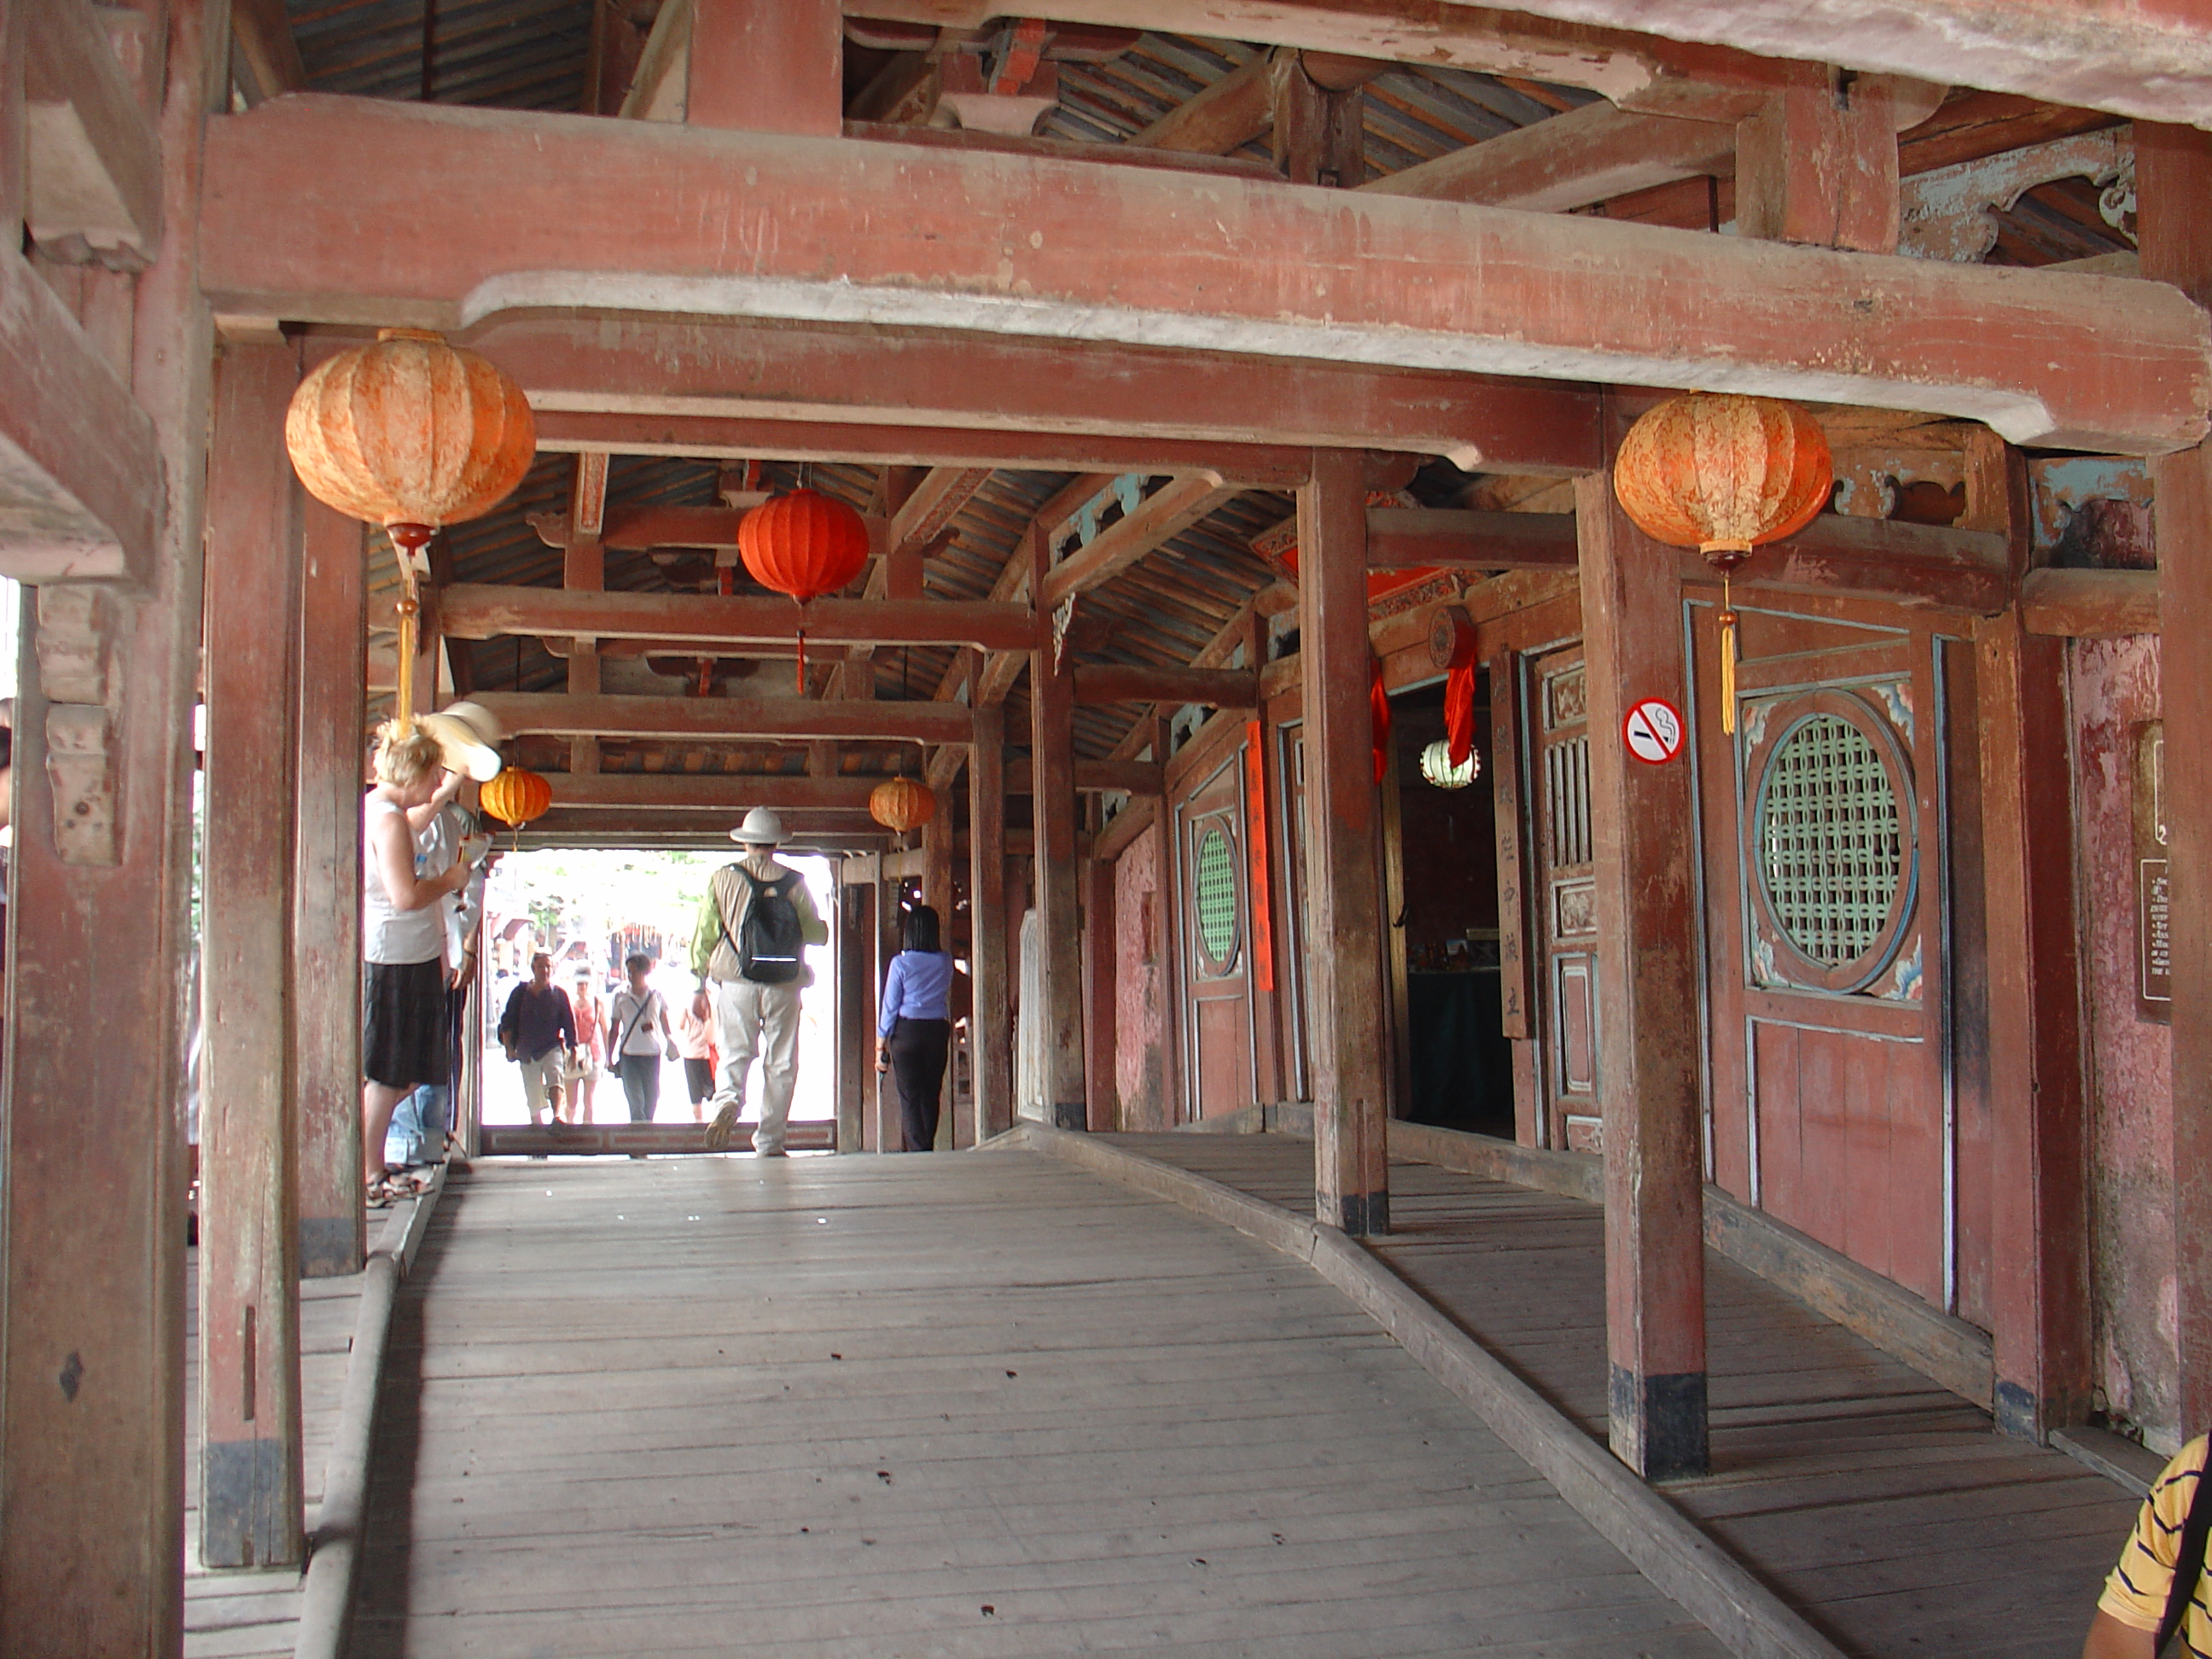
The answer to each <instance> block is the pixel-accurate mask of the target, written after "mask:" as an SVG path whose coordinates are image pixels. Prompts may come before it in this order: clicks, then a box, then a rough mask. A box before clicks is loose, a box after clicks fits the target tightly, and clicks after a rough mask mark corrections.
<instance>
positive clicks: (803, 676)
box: [799, 628, 806, 697]
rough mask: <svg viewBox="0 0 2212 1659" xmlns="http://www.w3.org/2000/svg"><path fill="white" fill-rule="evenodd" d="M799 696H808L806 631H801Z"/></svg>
mask: <svg viewBox="0 0 2212 1659" xmlns="http://www.w3.org/2000/svg"><path fill="white" fill-rule="evenodd" d="M805 695H806V630H805V629H803V628H802V629H799V696H802V697H803V696H805Z"/></svg>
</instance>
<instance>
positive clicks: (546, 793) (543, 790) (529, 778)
mask: <svg viewBox="0 0 2212 1659" xmlns="http://www.w3.org/2000/svg"><path fill="white" fill-rule="evenodd" d="M477 799H478V800H480V801H482V802H483V810H484V811H487V812H489V813H490V814H491V815H492V817H495V818H497V819H498V820H499V821H500V822H501V823H504V824H509V825H512V826H513V829H514V831H515V835H516V839H517V841H518V842H520V837H521V831H522V826H523V825H524V824H526V823H533V822H535V821H536V820H537V819H538V818H541V817H544V816H545V809H546V808H547V807H549V806H550V805H552V804H553V786H552V785H551V784H550V783H548V782H546V781H545V780H544V779H543V778H541V777H539V776H538V774H537V773H535V772H532V771H527V770H526V769H523V768H522V767H520V766H510V767H508V768H507V769H506V770H504V771H503V772H501V774H500V775H498V776H497V777H495V778H494V779H493V780H492V781H490V782H489V783H487V784H485V785H483V787H482V788H480V789H479V790H478V791H477Z"/></svg>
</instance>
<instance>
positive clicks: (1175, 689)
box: [1075, 662, 1260, 709]
mask: <svg viewBox="0 0 2212 1659" xmlns="http://www.w3.org/2000/svg"><path fill="white" fill-rule="evenodd" d="M1259 695H1260V677H1259V675H1258V674H1256V673H1255V672H1254V671H1252V670H1250V669H1249V668H1176V667H1170V666H1164V665H1158V664H1152V663H1120V662H1110V663H1078V664H1077V665H1076V666H1075V701H1076V702H1079V703H1112V702H1160V703H1169V704H1171V705H1174V706H1176V707H1178V708H1179V707H1181V706H1182V704H1184V703H1187V702H1195V703H1203V704H1205V705H1206V706H1207V707H1208V708H1247V709H1249V708H1255V707H1257V706H1258V702H1259Z"/></svg>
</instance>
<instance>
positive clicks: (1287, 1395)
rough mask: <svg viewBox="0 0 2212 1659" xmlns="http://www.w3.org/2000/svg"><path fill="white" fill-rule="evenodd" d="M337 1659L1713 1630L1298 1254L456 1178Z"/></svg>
mask: <svg viewBox="0 0 2212 1659" xmlns="http://www.w3.org/2000/svg"><path fill="white" fill-rule="evenodd" d="M383 1401H384V1404H383V1413H382V1418H381V1420H380V1425H379V1438H378V1443H377V1467H376V1475H375V1480H374V1486H373V1488H372V1493H371V1505H370V1525H369V1534H368V1543H369V1549H368V1559H367V1561H366V1563H365V1572H364V1581H363V1589H362V1600H361V1603H360V1606H359V1607H358V1608H357V1612H356V1621H355V1626H354V1630H353V1638H352V1643H351V1645H350V1648H349V1652H350V1653H351V1654H352V1655H354V1656H356V1659H374V1656H390V1655H398V1654H402V1653H404V1654H405V1655H407V1656H410V1659H437V1656H443V1655H449V1654H460V1653H471V1654H498V1655H510V1654H513V1655H522V1654H527V1655H532V1656H538V1655H548V1656H555V1655H568V1654H609V1653H619V1654H624V1655H647V1654H678V1653H705V1652H713V1653H717V1654H723V1653H738V1654H744V1653H754V1652H760V1653H768V1652H774V1653H775V1654H777V1655H779V1656H791V1655H802V1656H817V1655H848V1654H849V1655H855V1656H858V1655H863V1654H865V1655H867V1656H870V1659H885V1656H896V1655H922V1654H938V1655H979V1656H1002V1655H1028V1654H1036V1655H1043V1654H1055V1655H1056V1654H1065V1653H1073V1652H1111V1651H1117V1650H1131V1649H1145V1650H1152V1651H1156V1652H1166V1653H1214V1654H1220V1653H1240V1654H1268V1655H1283V1656H1301V1655H1313V1656H1322V1655H1327V1656H1351V1655H1364V1654H1372V1655H1378V1656H1383V1655H1388V1656H1413V1655H1419V1654H1431V1653H1434V1654H1444V1653H1452V1654H1466V1653H1482V1654H1486V1655H1498V1656H1506V1655H1524V1656H1532V1659H1533V1656H1535V1655H1539V1654H1541V1655H1547V1656H1557V1659H1573V1656H1589V1659H1597V1656H1600V1655H1603V1656H1608V1659H1609V1656H1627V1655H1645V1656H1650V1659H1691V1656H1698V1659H1711V1656H1717V1655H1718V1654H1719V1653H1720V1651H1721V1650H1720V1649H1719V1647H1718V1645H1717V1644H1716V1643H1715V1642H1714V1641H1713V1640H1712V1638H1711V1637H1710V1636H1709V1635H1708V1634H1707V1633H1706V1632H1704V1631H1703V1630H1702V1629H1701V1628H1699V1627H1697V1626H1694V1625H1691V1624H1688V1623H1687V1622H1686V1619H1685V1616H1684V1615H1683V1614H1682V1613H1681V1611H1680V1609H1679V1608H1678V1607H1675V1606H1674V1604H1673V1603H1672V1602H1670V1601H1667V1600H1666V1599H1664V1598H1663V1597H1662V1596H1661V1595H1658V1593H1657V1592H1656V1591H1655V1590H1654V1589H1652V1588H1651V1587H1650V1584H1649V1583H1647V1582H1646V1581H1645V1580H1644V1578H1642V1577H1640V1576H1639V1575H1638V1574H1637V1573H1636V1572H1635V1571H1633V1570H1632V1569H1631V1568H1629V1567H1628V1566H1627V1565H1626V1562H1624V1561H1623V1560H1622V1559H1621V1558H1620V1556H1619V1555H1618V1554H1617V1553H1615V1552H1614V1551H1613V1549H1612V1548H1611V1547H1610V1546H1608V1545H1607V1544H1606V1543H1605V1542H1604V1541H1602V1540H1601V1539H1600V1538H1599V1537H1598V1536H1597V1534H1595V1532H1593V1531H1592V1530H1591V1529H1590V1528H1589V1527H1588V1526H1587V1525H1586V1524H1585V1523H1584V1522H1583V1521H1582V1520H1581V1519H1580V1518H1579V1517H1578V1516H1576V1515H1575V1514H1574V1513H1573V1512H1572V1511H1571V1510H1569V1509H1568V1508H1567V1506H1566V1505H1565V1504H1564V1503H1563V1502H1562V1501H1561V1500H1560V1499H1559V1498H1558V1497H1557V1496H1556V1494H1554V1493H1553V1492H1552V1491H1551V1489H1550V1488H1549V1487H1548V1486H1546V1485H1545V1484H1544V1483H1543V1482H1542V1481H1541V1480H1538V1479H1537V1478H1536V1477H1534V1475H1533V1474H1531V1472H1530V1470H1529V1469H1528V1466H1527V1465H1526V1464H1524V1463H1522V1462H1521V1461H1520V1460H1519V1459H1518V1458H1517V1457H1516V1456H1515V1455H1513V1454H1512V1453H1510V1451H1507V1450H1506V1449H1504V1447H1502V1446H1501V1445H1500V1444H1499V1443H1498V1442H1497V1441H1496V1440H1495V1439H1494V1438H1493V1437H1492V1436H1491V1434H1490V1433H1489V1431H1487V1430H1486V1429H1485V1428H1484V1427H1483V1426H1482V1425H1480V1423H1479V1422H1478V1421H1476V1420H1475V1419H1474V1418H1473V1417H1472V1415H1471V1414H1470V1413H1468V1412H1467V1411H1466V1410H1465V1408H1464V1407H1462V1406H1461V1405H1460V1404H1459V1402H1458V1401H1456V1400H1455V1399H1454V1398H1453V1397H1452V1396H1451V1395H1449V1394H1447V1393H1446V1392H1445V1391H1444V1390H1443V1389H1442V1388H1441V1387H1439V1386H1438V1385H1437V1383H1434V1382H1433V1381H1432V1380H1431V1378H1430V1377H1429V1376H1428V1375H1427V1374H1426V1373H1425V1371H1423V1370H1420V1369H1419V1366H1417V1365H1416V1364H1413V1361H1412V1360H1411V1359H1410V1358H1408V1357H1407V1355H1406V1354H1405V1353H1404V1352H1403V1351H1402V1350H1401V1349H1399V1348H1398V1347H1397V1346H1395V1344H1393V1343H1392V1342H1390V1341H1389V1340H1388V1339H1387V1338H1384V1337H1383V1336H1382V1335H1381V1334H1379V1333H1378V1331H1377V1330H1376V1328H1375V1327H1374V1325H1373V1324H1372V1323H1371V1322H1370V1321H1369V1320H1368V1319H1366V1318H1365V1317H1364V1316H1362V1315H1361V1314H1359V1313H1358V1311H1357V1310H1355V1309H1354V1308H1353V1307H1352V1305H1351V1304H1349V1303H1348V1302H1347V1301H1346V1299H1345V1298H1344V1297H1342V1296H1341V1295H1340V1294H1339V1293H1338V1292H1337V1291H1335V1290H1334V1289H1333V1288H1332V1287H1330V1286H1329V1285H1327V1284H1326V1283H1324V1282H1323V1281H1322V1279H1320V1278H1319V1277H1318V1276H1317V1275H1316V1274H1315V1273H1312V1272H1311V1271H1310V1270H1309V1269H1308V1268H1306V1267H1304V1266H1303V1265H1301V1264H1299V1263H1297V1262H1295V1261H1291V1260H1290V1259H1288V1258H1286V1257H1284V1256H1281V1255H1277V1254H1275V1253H1274V1252H1273V1251H1270V1250H1267V1249H1264V1248H1262V1247H1261V1246H1259V1245H1257V1244H1255V1243H1252V1242H1251V1241H1249V1240H1248V1239H1246V1238H1244V1237H1242V1236H1241V1235H1238V1234H1237V1233H1235V1232H1233V1231H1230V1230H1229V1229H1227V1228H1224V1227H1219V1226H1216V1225H1212V1224H1209V1223H1206V1222H1203V1221H1200V1220H1199V1219H1198V1218H1195V1217H1194V1216H1192V1215H1190V1214H1188V1212H1183V1211H1182V1210H1179V1209H1177V1208H1176V1207H1175V1206H1171V1205H1168V1204H1164V1203H1160V1202H1157V1201H1153V1200H1147V1199H1144V1198H1141V1197H1139V1196H1138V1195H1135V1194H1132V1193H1130V1192H1128V1191H1127V1189H1125V1188H1120V1187H1117V1186H1115V1185H1114V1184H1113V1183H1110V1182H1105V1181H1102V1180H1099V1179H1097V1178H1095V1177H1092V1176H1087V1175H1085V1174H1083V1173H1082V1172H1080V1171H1077V1170H1071V1169H1069V1168H1067V1167H1066V1166H1065V1165H1062V1164H1057V1163H1055V1162H1054V1161H1053V1160H1049V1159H1046V1158H1032V1157H1026V1156H1023V1155H1019V1154H1014V1153H999V1154H985V1155H975V1154H969V1155H961V1156H949V1155H940V1156H938V1157H933V1158H793V1159H790V1160H787V1161H784V1162H781V1163H772V1164H762V1163H758V1162H757V1161H755V1160H752V1159H750V1158H743V1159H738V1158H729V1159H722V1158H695V1159H683V1160H674V1159H670V1160H655V1161H653V1162H651V1163H647V1164H631V1163H629V1162H627V1161H625V1162H623V1163H622V1164H596V1165H592V1166H589V1167H570V1168H563V1169H560V1170H547V1168H546V1167H545V1166H544V1165H542V1164H540V1165H536V1166H528V1165H521V1166H514V1165H496V1166H495V1165H492V1164H484V1163H479V1164H477V1168H476V1170H475V1171H474V1172H473V1174H472V1175H471V1176H470V1177H469V1178H468V1179H467V1180H466V1181H465V1182H461V1183H459V1185H458V1186H456V1187H455V1188H453V1189H451V1190H449V1191H448V1193H447V1197H446V1200H445V1202H444V1204H443V1205H442V1206H441V1207H440V1209H439V1211H438V1212H437V1214H436V1215H435V1218H433V1220H432V1223H431V1225H430V1230H429V1234H428V1240H427V1243H426V1244H425V1246H424V1249H423V1252H422V1256H421V1257H420V1258H419V1259H418V1261H417V1264H416V1273H415V1275H414V1276H413V1277H412V1278H411V1279H410V1280H409V1282H408V1283H407V1284H406V1285H404V1287H403V1289H402V1291H401V1294H400V1300H399V1304H398V1310H397V1312H396V1314H395V1317H394V1325H393V1331H392V1354H391V1363H390V1365H389V1367H388V1370H387V1374H386V1383H385V1390H384V1396H383Z"/></svg>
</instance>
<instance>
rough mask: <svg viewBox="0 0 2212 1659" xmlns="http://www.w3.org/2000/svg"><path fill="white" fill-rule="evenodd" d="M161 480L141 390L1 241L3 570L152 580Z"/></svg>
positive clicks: (47, 576) (27, 577)
mask: <svg viewBox="0 0 2212 1659" xmlns="http://www.w3.org/2000/svg"><path fill="white" fill-rule="evenodd" d="M33 33H35V31H33ZM100 49H101V50H102V51H103V52H104V51H106V46H105V44H103V45H102V46H101V48H100ZM161 480H162V472H161V454H160V451H159V448H158V447H157V445H156V442H155V433H154V423H153V422H151V421H150V420H149V419H148V418H147V416H146V411H145V410H143V409H141V408H140V407H139V406H138V405H137V403H135V402H134V401H133V400H132V398H131V388H130V386H128V385H127V384H125V380H124V379H123V378H122V377H121V376H120V375H118V374H117V373H116V372H115V371H114V370H113V369H112V368H109V367H108V365H107V364H106V362H103V361H101V359H100V354H99V353H98V352H97V351H96V350H95V349H94V347H93V344H92V343H91V341H89V340H88V338H87V337H85V334H84V331H83V330H82V329H81V328H79V327H78V326H77V322H76V318H74V317H72V316H71V315H70V312H69V308H68V307H66V306H64V305H63V303H62V302H61V300H60V299H59V298H58V296H57V295H55V293H54V291H53V289H52V288H50V287H48V286H47V285H46V283H45V282H44V281H42V280H41V279H40V276H39V275H38V273H37V272H36V271H34V270H32V269H31V267H30V264H29V262H28V261H27V260H26V259H25V258H23V257H22V255H21V254H20V253H18V252H16V251H15V249H13V248H0V575H8V576H12V577H14V578H15V580H18V581H25V582H54V581H73V580H95V579H114V578H121V579H124V580H129V581H131V582H133V583H136V584H138V585H140V586H146V585H149V584H150V583H151V582H152V580H154V575H155V571H154V562H155V552H154V550H155V545H156V543H157V541H158V539H159V534H160V526H161V515H162V508H163V491H162V483H161Z"/></svg>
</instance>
